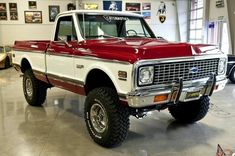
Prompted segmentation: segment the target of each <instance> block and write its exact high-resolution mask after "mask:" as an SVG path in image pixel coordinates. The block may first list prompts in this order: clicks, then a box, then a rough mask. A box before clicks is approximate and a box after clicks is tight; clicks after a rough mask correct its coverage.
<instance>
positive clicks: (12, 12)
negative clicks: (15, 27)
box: [9, 3, 18, 20]
mask: <svg viewBox="0 0 235 156" xmlns="http://www.w3.org/2000/svg"><path fill="white" fill-rule="evenodd" d="M9 10H10V20H18V12H17V3H9Z"/></svg>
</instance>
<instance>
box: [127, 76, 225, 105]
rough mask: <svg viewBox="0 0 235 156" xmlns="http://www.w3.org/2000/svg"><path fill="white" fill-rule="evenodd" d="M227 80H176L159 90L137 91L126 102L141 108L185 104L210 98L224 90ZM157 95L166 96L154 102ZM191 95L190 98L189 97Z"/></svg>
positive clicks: (212, 77) (212, 78)
mask: <svg viewBox="0 0 235 156" xmlns="http://www.w3.org/2000/svg"><path fill="white" fill-rule="evenodd" d="M226 83H227V79H226V78H225V77H223V78H222V79H221V78H220V79H218V80H216V77H215V76H214V75H212V76H211V77H210V78H206V79H202V80H195V81H193V82H183V81H182V79H180V78H179V79H178V80H177V81H176V82H173V83H172V84H171V85H169V86H166V87H161V88H151V89H146V90H137V91H133V92H130V93H128V94H127V96H126V98H127V102H128V105H129V106H130V107H133V108H142V107H147V106H152V105H158V104H166V103H178V102H179V101H180V102H187V101H193V100H198V99H200V97H201V96H205V95H208V96H211V95H212V93H213V92H214V91H219V90H222V89H224V87H225V85H226ZM157 95H166V97H167V98H166V99H165V100H163V101H155V97H156V96H157ZM189 95H191V96H189Z"/></svg>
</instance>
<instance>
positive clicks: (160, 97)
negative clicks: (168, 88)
mask: <svg viewBox="0 0 235 156" xmlns="http://www.w3.org/2000/svg"><path fill="white" fill-rule="evenodd" d="M168 96H169V94H161V95H156V96H155V97H154V102H162V101H166V100H167V99H168Z"/></svg>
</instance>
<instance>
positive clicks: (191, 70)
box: [189, 67, 199, 74]
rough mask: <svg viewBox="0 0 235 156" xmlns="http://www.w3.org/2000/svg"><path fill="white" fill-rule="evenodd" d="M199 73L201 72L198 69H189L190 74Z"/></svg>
mask: <svg viewBox="0 0 235 156" xmlns="http://www.w3.org/2000/svg"><path fill="white" fill-rule="evenodd" d="M198 71H199V69H198V67H192V68H191V69H189V73H190V74H196V73H198Z"/></svg>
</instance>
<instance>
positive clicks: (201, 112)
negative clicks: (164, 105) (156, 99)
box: [169, 96, 210, 123]
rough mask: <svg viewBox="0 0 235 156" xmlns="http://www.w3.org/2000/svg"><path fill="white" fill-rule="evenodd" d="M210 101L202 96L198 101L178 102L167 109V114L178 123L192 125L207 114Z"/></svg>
mask: <svg viewBox="0 0 235 156" xmlns="http://www.w3.org/2000/svg"><path fill="white" fill-rule="evenodd" d="M209 105H210V99H209V97H208V96H203V97H201V98H200V99H199V100H195V101H190V102H179V103H178V104H176V105H172V106H170V107H169V112H170V113H171V115H172V116H173V117H174V118H175V119H176V120H178V121H180V122H183V123H193V122H196V121H199V120H201V119H202V118H204V117H205V116H206V114H207V112H208V109H209Z"/></svg>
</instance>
